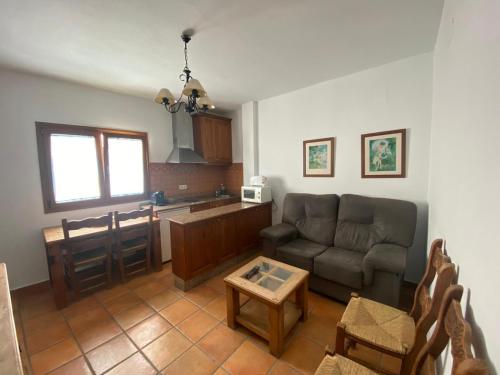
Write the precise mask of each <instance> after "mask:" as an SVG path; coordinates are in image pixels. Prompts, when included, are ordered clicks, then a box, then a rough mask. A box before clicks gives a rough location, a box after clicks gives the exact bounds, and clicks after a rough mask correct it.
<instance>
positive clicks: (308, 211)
mask: <svg viewBox="0 0 500 375" xmlns="http://www.w3.org/2000/svg"><path fill="white" fill-rule="evenodd" d="M338 203H339V197H338V196H337V195H336V194H325V195H314V194H298V193H290V194H287V196H286V198H285V202H284V204H283V222H284V223H288V224H291V225H295V226H296V227H297V230H298V231H299V235H300V237H301V238H304V239H307V240H310V241H314V242H317V243H320V244H323V245H326V246H332V245H333V239H334V236H335V229H336V226H337V210H338Z"/></svg>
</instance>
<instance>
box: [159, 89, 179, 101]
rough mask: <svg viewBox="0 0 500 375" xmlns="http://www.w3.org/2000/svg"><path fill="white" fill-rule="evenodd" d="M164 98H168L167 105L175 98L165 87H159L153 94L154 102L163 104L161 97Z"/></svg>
mask: <svg viewBox="0 0 500 375" xmlns="http://www.w3.org/2000/svg"><path fill="white" fill-rule="evenodd" d="M164 98H166V99H167V100H168V105H173V104H175V98H174V96H173V95H172V93H171V92H170V90H167V89H161V90H160V91H159V92H158V94H156V96H155V102H156V103H158V104H163V99H164Z"/></svg>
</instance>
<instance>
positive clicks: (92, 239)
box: [62, 212, 113, 298]
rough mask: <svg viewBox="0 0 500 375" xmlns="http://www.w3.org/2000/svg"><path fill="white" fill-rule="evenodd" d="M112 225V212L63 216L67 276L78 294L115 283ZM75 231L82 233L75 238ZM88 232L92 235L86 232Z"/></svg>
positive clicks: (64, 257) (76, 294)
mask: <svg viewBox="0 0 500 375" xmlns="http://www.w3.org/2000/svg"><path fill="white" fill-rule="evenodd" d="M112 226H113V215H112V214H111V212H110V213H108V214H107V215H105V216H101V217H95V218H87V219H83V220H75V221H68V220H67V219H63V220H62V228H63V233H64V243H63V246H62V250H63V259H64V268H65V278H66V281H67V283H68V284H69V285H70V287H71V288H72V289H73V291H74V293H75V297H76V298H79V297H80V296H81V294H82V293H85V292H89V291H92V290H94V289H97V288H99V287H101V286H109V285H110V284H111V275H112V273H111V248H112V242H113V232H112ZM74 231H76V232H77V234H78V236H74V238H73V237H72V236H71V234H72V233H73V232H74ZM96 232H98V234H96ZM87 233H88V234H89V235H90V234H91V235H92V236H85V234H87Z"/></svg>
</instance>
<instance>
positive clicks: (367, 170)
mask: <svg viewBox="0 0 500 375" xmlns="http://www.w3.org/2000/svg"><path fill="white" fill-rule="evenodd" d="M405 173H406V129H398V130H389V131H386V132H379V133H370V134H362V135H361V177H363V178H377V177H378V178H381V177H382V178H383V177H405V176H406V175H405Z"/></svg>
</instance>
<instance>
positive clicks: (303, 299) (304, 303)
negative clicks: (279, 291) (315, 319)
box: [295, 279, 309, 322]
mask: <svg viewBox="0 0 500 375" xmlns="http://www.w3.org/2000/svg"><path fill="white" fill-rule="evenodd" d="M308 295H309V293H308V284H307V279H306V280H304V282H303V283H302V285H300V286H299V287H298V288H297V290H296V291H295V302H296V304H297V306H298V307H299V308H300V309H301V310H302V315H301V316H300V320H301V321H303V322H304V321H306V320H307V318H308V317H309V304H308Z"/></svg>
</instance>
